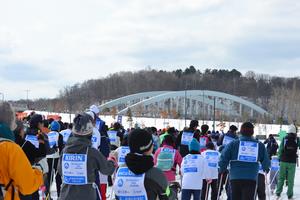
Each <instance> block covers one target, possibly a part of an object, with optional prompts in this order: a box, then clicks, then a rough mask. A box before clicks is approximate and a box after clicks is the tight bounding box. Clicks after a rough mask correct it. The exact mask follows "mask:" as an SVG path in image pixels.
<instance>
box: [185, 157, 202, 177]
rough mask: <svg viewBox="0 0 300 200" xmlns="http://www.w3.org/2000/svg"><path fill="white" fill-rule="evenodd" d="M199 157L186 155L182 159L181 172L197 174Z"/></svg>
mask: <svg viewBox="0 0 300 200" xmlns="http://www.w3.org/2000/svg"><path fill="white" fill-rule="evenodd" d="M199 156H200V155H187V156H186V157H184V159H183V172H184V173H197V172H198V166H197V159H198V157H199Z"/></svg>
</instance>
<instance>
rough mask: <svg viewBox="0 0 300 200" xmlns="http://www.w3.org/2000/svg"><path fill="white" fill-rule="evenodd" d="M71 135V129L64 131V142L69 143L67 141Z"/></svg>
mask: <svg viewBox="0 0 300 200" xmlns="http://www.w3.org/2000/svg"><path fill="white" fill-rule="evenodd" d="M70 135H71V131H64V132H63V133H62V136H63V141H64V144H66V143H67V141H68V139H69V137H70Z"/></svg>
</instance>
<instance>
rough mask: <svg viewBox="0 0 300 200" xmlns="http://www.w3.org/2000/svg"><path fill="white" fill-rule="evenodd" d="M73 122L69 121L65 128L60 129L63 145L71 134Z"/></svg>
mask: <svg viewBox="0 0 300 200" xmlns="http://www.w3.org/2000/svg"><path fill="white" fill-rule="evenodd" d="M72 128H73V124H72V123H69V124H68V125H67V129H65V130H62V131H60V134H61V135H62V136H63V141H64V145H65V144H66V143H67V141H68V139H69V137H70V136H71V135H72Z"/></svg>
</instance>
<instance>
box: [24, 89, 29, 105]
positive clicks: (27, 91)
mask: <svg viewBox="0 0 300 200" xmlns="http://www.w3.org/2000/svg"><path fill="white" fill-rule="evenodd" d="M25 92H26V101H27V109H28V110H29V101H28V93H29V92H30V90H28V89H27V90H25Z"/></svg>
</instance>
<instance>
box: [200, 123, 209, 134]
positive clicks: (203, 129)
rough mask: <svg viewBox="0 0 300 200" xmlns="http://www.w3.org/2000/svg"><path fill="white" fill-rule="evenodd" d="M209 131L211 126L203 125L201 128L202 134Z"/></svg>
mask: <svg viewBox="0 0 300 200" xmlns="http://www.w3.org/2000/svg"><path fill="white" fill-rule="evenodd" d="M208 129H209V126H208V125H207V124H203V125H202V126H201V132H202V133H207V131H208Z"/></svg>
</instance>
